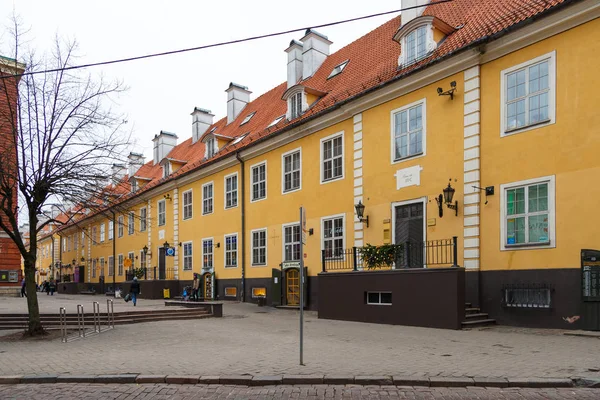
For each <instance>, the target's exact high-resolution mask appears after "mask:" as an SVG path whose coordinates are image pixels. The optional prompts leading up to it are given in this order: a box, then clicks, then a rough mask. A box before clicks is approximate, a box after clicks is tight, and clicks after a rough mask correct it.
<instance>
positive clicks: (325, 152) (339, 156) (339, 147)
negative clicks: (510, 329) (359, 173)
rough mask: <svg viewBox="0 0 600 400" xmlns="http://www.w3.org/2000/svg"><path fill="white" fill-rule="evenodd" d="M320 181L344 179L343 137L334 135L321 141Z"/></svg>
mask: <svg viewBox="0 0 600 400" xmlns="http://www.w3.org/2000/svg"><path fill="white" fill-rule="evenodd" d="M321 161H322V165H321V170H322V172H321V181H322V182H327V181H332V180H335V179H340V178H343V177H344V137H343V136H342V135H336V136H334V137H330V138H325V139H323V140H322V141H321Z"/></svg>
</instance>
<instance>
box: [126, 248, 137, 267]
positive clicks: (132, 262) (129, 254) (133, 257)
mask: <svg viewBox="0 0 600 400" xmlns="http://www.w3.org/2000/svg"><path fill="white" fill-rule="evenodd" d="M127 258H129V259H130V260H131V267H130V268H135V252H133V251H130V252H129V253H127Z"/></svg>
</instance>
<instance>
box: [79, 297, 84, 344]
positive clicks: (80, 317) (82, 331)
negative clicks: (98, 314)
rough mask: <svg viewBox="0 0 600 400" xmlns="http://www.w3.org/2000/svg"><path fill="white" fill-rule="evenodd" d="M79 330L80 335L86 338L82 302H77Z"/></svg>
mask: <svg viewBox="0 0 600 400" xmlns="http://www.w3.org/2000/svg"><path fill="white" fill-rule="evenodd" d="M77 330H78V332H79V337H82V338H85V314H84V313H83V306H82V305H81V304H77Z"/></svg>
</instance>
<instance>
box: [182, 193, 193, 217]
mask: <svg viewBox="0 0 600 400" xmlns="http://www.w3.org/2000/svg"><path fill="white" fill-rule="evenodd" d="M186 195H189V203H187V204H186ZM181 199H182V202H181V215H182V219H183V220H184V221H186V220H188V219H192V218H193V216H194V193H193V191H192V189H189V190H186V191H185V192H183V193H182V194H181ZM186 213H187V215H186Z"/></svg>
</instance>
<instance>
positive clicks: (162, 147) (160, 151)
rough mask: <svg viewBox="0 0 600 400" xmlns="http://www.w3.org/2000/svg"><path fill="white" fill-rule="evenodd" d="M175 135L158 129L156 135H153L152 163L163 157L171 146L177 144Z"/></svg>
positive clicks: (156, 162)
mask: <svg viewBox="0 0 600 400" xmlns="http://www.w3.org/2000/svg"><path fill="white" fill-rule="evenodd" d="M177 139H178V137H177V135H176V134H174V133H171V132H165V131H160V133H159V134H158V135H154V139H152V141H153V142H154V157H153V158H154V160H153V161H154V165H156V164H158V163H159V162H160V160H162V159H163V158H165V157H166V156H167V155H168V154H169V152H170V151H171V150H172V149H173V147H175V146H177Z"/></svg>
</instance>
